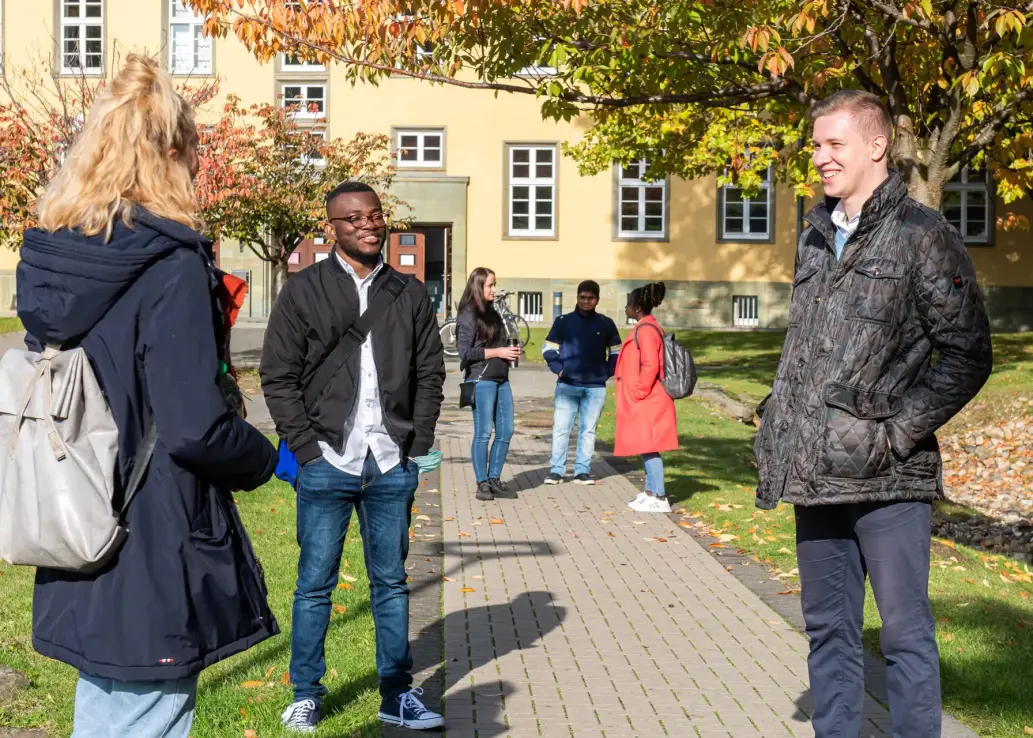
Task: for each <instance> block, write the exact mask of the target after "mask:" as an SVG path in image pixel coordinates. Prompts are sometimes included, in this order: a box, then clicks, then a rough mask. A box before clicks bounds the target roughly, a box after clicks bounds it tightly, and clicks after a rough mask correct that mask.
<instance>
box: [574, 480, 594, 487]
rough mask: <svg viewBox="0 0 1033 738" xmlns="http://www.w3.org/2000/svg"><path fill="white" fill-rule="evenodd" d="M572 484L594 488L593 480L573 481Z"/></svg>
mask: <svg viewBox="0 0 1033 738" xmlns="http://www.w3.org/2000/svg"><path fill="white" fill-rule="evenodd" d="M574 484H581V485H584V486H585V487H594V486H595V480H594V479H587V480H585V479H575V480H574Z"/></svg>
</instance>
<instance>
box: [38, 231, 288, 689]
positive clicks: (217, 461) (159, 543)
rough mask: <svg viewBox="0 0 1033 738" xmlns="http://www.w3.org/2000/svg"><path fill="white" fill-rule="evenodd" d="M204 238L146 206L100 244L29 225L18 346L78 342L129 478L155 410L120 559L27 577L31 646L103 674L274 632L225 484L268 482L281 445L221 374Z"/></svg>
mask: <svg viewBox="0 0 1033 738" xmlns="http://www.w3.org/2000/svg"><path fill="white" fill-rule="evenodd" d="M207 247H208V243H207V242H206V241H204V240H203V239H202V238H201V236H199V235H198V234H197V233H195V232H194V231H192V230H190V229H189V228H186V227H185V226H182V225H180V224H178V223H174V222H172V221H168V220H163V219H161V218H156V217H154V216H152V215H150V214H148V213H145V212H142V211H138V212H137V214H136V215H135V216H134V227H133V229H130V228H127V227H126V226H125V225H124V224H122V223H121V222H119V223H118V224H117V225H116V226H115V229H114V233H113V238H112V239H111V241H110V242H109V243H107V244H105V243H103V242H102V239H100V238H99V237H94V238H87V237H84V236H81V235H79V234H77V233H73V232H70V231H60V232H58V233H55V234H53V235H51V234H47V233H44V232H41V231H37V230H30V231H27V232H26V233H25V243H24V246H22V249H21V262H20V263H19V264H18V270H17V287H18V315H19V317H20V318H21V319H22V322H23V323H24V324H25V328H26V330H27V331H28V334H29V338H28V340H27V343H28V344H29V347H30V348H33V349H36V350H38V349H39V346H40V342H41V341H44V342H48V343H59V344H62V345H63V346H66V347H68V346H74V345H76V344H80V345H82V347H83V348H84V349H85V351H86V354H87V356H89V358H90V362H91V364H92V365H93V368H94V371H95V373H96V374H97V379H98V381H99V382H100V384H101V385H102V387H103V389H104V393H105V395H106V396H107V400H108V404H109V405H110V407H111V411H112V413H113V415H114V418H115V422H116V424H117V426H118V431H119V439H118V440H119V444H118V445H119V460H120V465H121V481H122V483H123V484H124V483H125V482H126V481H127V479H128V472H129V470H130V468H131V465H132V459H133V456H134V455H135V453H136V447H137V445H138V443H139V441H140V439H141V438H142V436H143V432H144V430H143V429H144V428H146V426H147V424H148V423H149V422H150V420H151V418H153V419H154V420H155V422H156V424H157V429H158V443H157V446H156V448H155V450H154V456H153V458H152V459H151V463H150V466H149V467H148V471H147V475H146V477H145V480H144V482H143V485H142V486H141V488H140V490H139V491H138V493H137V495H136V497H135V498H134V499H133V502H132V504H131V505H130V507H129V511H128V516H127V520H126V522H127V525H128V529H129V537H128V539H127V540H126V543H125V546H124V547H123V548H122V549H121V551H120V552H119V553H118V555H117V557H116V558H115V559H114V560H113V561H112V562H111V563H110V564H109V565H108V566H106V567H105V568H103V569H102V570H100V571H98V572H92V573H88V574H82V573H70V572H62V571H55V570H51V569H39V570H38V571H37V574H36V591H35V599H34V602H33V609H32V615H33V645H34V646H35V648H36V650H37V651H39V652H40V653H41V654H43V655H44V656H49V657H50V658H54V659H57V660H59V661H63V662H65V663H67V664H70V665H71V666H73V667H75V668H76V669H80V670H82V671H84V672H86V673H87V674H92V675H94V676H97V677H101V678H107V679H116V680H119V681H152V680H166V679H179V678H182V677H185V676H188V675H192V674H196V673H197V672H199V671H201V669H203V668H204V667H206V666H208V665H210V664H213V663H215V662H216V661H218V660H220V659H223V658H226V657H228V656H231V655H233V654H235V653H237V652H239V651H243V650H244V649H246V648H249V647H251V646H253V645H255V644H256V643H258V642H260V641H262V640H264V639H266V638H268V637H269V636H271V635H274V634H276V633H277V632H278V629H277V626H276V621H275V619H274V618H273V615H272V613H271V612H270V611H269V606H268V605H267V603H266V590H265V582H264V578H263V575H262V570H261V567H260V566H259V563H258V561H257V559H256V558H255V555H254V553H253V551H252V550H251V544H250V543H249V542H248V539H247V535H246V534H245V532H244V528H243V525H242V524H241V522H240V519H239V517H238V515H237V510H236V506H235V505H234V503H233V497H232V496H231V494H230V490H231V489H252V488H254V487H257V486H259V485H261V484H263V483H264V482H265V481H266V480H268V479H269V477H270V476H271V475H272V472H273V469H274V467H275V465H276V452H275V449H274V448H273V446H272V445H271V444H270V443H269V441H268V440H266V439H265V437H264V436H262V434H261V433H259V432H258V431H257V430H255V429H254V428H252V427H251V426H250V425H248V424H247V423H246V422H245V421H244V420H243V419H242V418H240V417H239V416H238V415H236V414H234V413H232V412H230V410H229V408H228V407H227V405H226V402H225V400H224V399H223V395H222V393H221V391H220V390H219V388H218V386H217V384H216V381H217V377H218V374H219V364H220V360H221V357H220V356H219V355H218V351H217V348H216V347H217V345H221V344H222V340H221V338H222V336H221V335H219V334H220V333H221V327H220V326H221V316H220V315H218V314H217V313H216V307H215V303H214V300H213V297H212V291H213V288H214V285H215V275H214V272H213V268H212V266H211V263H210V262H209V260H208V257H207V255H206V249H207Z"/></svg>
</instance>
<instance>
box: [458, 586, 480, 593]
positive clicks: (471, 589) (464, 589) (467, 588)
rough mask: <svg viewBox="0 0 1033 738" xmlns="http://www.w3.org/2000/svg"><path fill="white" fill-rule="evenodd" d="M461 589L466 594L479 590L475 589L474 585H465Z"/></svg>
mask: <svg viewBox="0 0 1033 738" xmlns="http://www.w3.org/2000/svg"><path fill="white" fill-rule="evenodd" d="M459 591H460V592H463V593H464V594H465V593H467V592H476V591H477V590H476V589H474V588H473V587H463V588H462V589H461V590H459Z"/></svg>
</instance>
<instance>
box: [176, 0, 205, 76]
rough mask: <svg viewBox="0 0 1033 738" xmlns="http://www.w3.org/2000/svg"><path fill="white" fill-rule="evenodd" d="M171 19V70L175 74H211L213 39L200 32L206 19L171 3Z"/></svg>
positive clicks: (182, 6)
mask: <svg viewBox="0 0 1033 738" xmlns="http://www.w3.org/2000/svg"><path fill="white" fill-rule="evenodd" d="M170 7H171V16H172V17H171V18H169V70H170V71H171V72H172V74H211V73H212V40H211V39H210V38H206V37H205V35H204V34H203V33H202V32H201V27H202V26H203V25H204V17H203V16H201V15H198V14H196V13H194V11H193V10H191V9H190V8H188V7H186V5H185V4H184V2H183V0H172V5H171V6H170Z"/></svg>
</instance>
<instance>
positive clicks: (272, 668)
mask: <svg viewBox="0 0 1033 738" xmlns="http://www.w3.org/2000/svg"><path fill="white" fill-rule="evenodd" d="M274 669H276V667H275V666H270V667H269V668H268V669H266V670H265V680H266V681H267V682H268V681H269V677H271V676H272V675H273V670H274Z"/></svg>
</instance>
